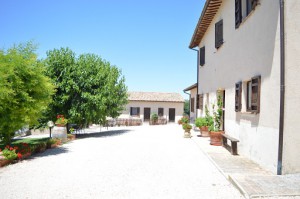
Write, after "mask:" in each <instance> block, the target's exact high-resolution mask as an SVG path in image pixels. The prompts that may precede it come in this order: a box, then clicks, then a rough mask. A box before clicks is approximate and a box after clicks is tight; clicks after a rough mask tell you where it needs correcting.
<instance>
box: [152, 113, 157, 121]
mask: <svg viewBox="0 0 300 199" xmlns="http://www.w3.org/2000/svg"><path fill="white" fill-rule="evenodd" d="M151 120H152V121H153V122H156V121H157V120H158V115H157V114H156V113H153V114H152V115H151Z"/></svg>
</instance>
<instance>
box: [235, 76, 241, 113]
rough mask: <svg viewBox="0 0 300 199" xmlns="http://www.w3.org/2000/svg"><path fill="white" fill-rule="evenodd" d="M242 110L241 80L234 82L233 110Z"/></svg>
mask: <svg viewBox="0 0 300 199" xmlns="http://www.w3.org/2000/svg"><path fill="white" fill-rule="evenodd" d="M241 110H242V82H238V83H236V84H235V112H240V111H241Z"/></svg>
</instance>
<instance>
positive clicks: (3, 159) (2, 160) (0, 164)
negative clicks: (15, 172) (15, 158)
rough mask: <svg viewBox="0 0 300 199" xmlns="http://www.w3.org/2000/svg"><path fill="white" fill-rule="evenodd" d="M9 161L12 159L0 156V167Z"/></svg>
mask: <svg viewBox="0 0 300 199" xmlns="http://www.w3.org/2000/svg"><path fill="white" fill-rule="evenodd" d="M10 163H12V160H7V159H5V158H4V157H3V156H0V167H4V166H6V165H8V164H10Z"/></svg>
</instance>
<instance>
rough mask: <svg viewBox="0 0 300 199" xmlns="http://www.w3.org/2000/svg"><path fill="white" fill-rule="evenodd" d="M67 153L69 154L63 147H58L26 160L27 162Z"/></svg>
mask: <svg viewBox="0 0 300 199" xmlns="http://www.w3.org/2000/svg"><path fill="white" fill-rule="evenodd" d="M67 152H69V150H68V149H67V148H65V147H64V146H60V147H57V148H52V149H47V150H46V151H44V152H41V153H36V154H34V155H32V156H30V157H29V158H28V160H30V159H35V158H39V157H46V156H52V155H60V154H63V153H67Z"/></svg>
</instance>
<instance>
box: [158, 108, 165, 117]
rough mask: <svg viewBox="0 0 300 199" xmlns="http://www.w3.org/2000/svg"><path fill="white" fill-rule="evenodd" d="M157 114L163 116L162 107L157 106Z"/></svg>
mask: <svg viewBox="0 0 300 199" xmlns="http://www.w3.org/2000/svg"><path fill="white" fill-rule="evenodd" d="M158 116H160V117H162V116H164V108H158Z"/></svg>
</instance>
